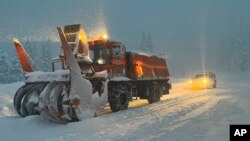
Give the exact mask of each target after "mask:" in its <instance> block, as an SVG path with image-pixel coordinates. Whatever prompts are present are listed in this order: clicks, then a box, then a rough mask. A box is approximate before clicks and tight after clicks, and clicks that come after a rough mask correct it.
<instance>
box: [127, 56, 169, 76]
mask: <svg viewBox="0 0 250 141" xmlns="http://www.w3.org/2000/svg"><path fill="white" fill-rule="evenodd" d="M126 63H127V64H126V67H127V69H126V75H127V77H129V78H130V79H132V80H160V79H162V80H169V71H168V66H167V63H166V60H165V59H164V58H162V57H158V56H155V55H148V54H144V53H134V52H127V53H126Z"/></svg>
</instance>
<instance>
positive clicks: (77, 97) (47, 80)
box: [13, 24, 107, 123]
mask: <svg viewBox="0 0 250 141" xmlns="http://www.w3.org/2000/svg"><path fill="white" fill-rule="evenodd" d="M57 30H58V34H59V37H60V40H61V43H62V46H61V52H60V54H59V56H58V57H57V58H55V59H52V70H53V71H52V72H41V71H39V70H38V69H37V67H36V66H35V64H34V63H33V61H32V59H31V58H30V57H29V55H28V54H27V52H26V51H25V49H24V48H23V47H22V45H21V44H20V42H19V41H18V40H17V39H13V42H14V44H15V47H16V51H17V54H18V57H19V60H20V62H21V65H22V68H23V71H24V72H25V77H26V81H25V85H24V86H22V87H21V88H19V89H18V91H17V92H16V94H15V97H14V107H15V110H16V111H17V113H18V114H19V115H20V116H22V117H25V116H29V115H37V114H40V115H43V116H45V117H47V118H49V119H51V120H53V121H56V122H62V123H67V122H71V121H78V120H81V119H83V118H89V117H93V116H94V115H95V112H97V111H98V110H101V108H103V107H104V105H105V104H106V103H107V95H106V93H107V92H105V91H107V90H106V89H105V86H104V85H107V71H101V72H95V71H94V69H93V68H92V66H91V63H92V60H91V59H90V57H89V48H88V43H87V37H86V34H85V32H84V30H83V28H81V25H79V24H77V25H67V26H64V28H63V30H62V29H61V28H60V27H58V28H57ZM79 64H81V66H79ZM58 66H59V67H58ZM80 67H81V68H80ZM57 69H59V70H57ZM85 72H86V73H85ZM93 86H95V87H93ZM96 92H97V94H98V96H95V95H94V94H96Z"/></svg>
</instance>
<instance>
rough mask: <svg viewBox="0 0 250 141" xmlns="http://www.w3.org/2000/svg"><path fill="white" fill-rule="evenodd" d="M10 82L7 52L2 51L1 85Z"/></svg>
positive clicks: (0, 65)
mask: <svg viewBox="0 0 250 141" xmlns="http://www.w3.org/2000/svg"><path fill="white" fill-rule="evenodd" d="M8 82H9V66H8V63H7V56H6V54H5V52H3V51H0V83H2V84H4V83H8Z"/></svg>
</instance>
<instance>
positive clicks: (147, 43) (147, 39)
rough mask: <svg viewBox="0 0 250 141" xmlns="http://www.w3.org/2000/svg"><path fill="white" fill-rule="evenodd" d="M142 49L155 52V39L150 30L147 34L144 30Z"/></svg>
mask: <svg viewBox="0 0 250 141" xmlns="http://www.w3.org/2000/svg"><path fill="white" fill-rule="evenodd" d="M140 51H143V52H150V53H153V52H154V48H153V41H152V37H151V33H150V32H148V33H147V35H146V34H145V31H142V37H141V44H140Z"/></svg>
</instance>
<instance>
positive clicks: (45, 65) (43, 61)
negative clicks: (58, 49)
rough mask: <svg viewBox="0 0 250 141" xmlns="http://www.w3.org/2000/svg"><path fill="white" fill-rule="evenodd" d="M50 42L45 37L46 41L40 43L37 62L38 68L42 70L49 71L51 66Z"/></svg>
mask: <svg viewBox="0 0 250 141" xmlns="http://www.w3.org/2000/svg"><path fill="white" fill-rule="evenodd" d="M51 44H52V43H51V40H50V39H47V41H46V42H44V43H43V44H42V48H41V56H40V62H39V64H40V68H41V69H42V70H43V71H49V70H50V68H51V65H50V60H51V58H52V53H51Z"/></svg>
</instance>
